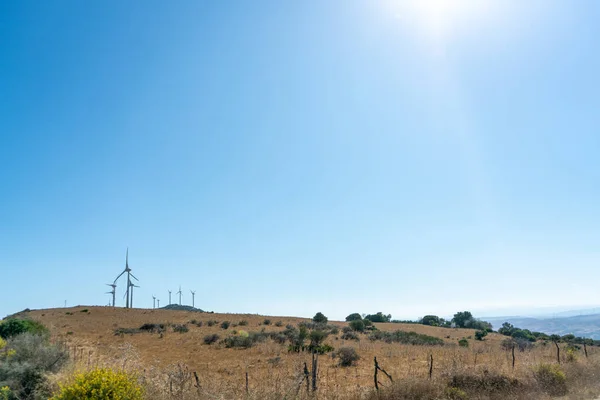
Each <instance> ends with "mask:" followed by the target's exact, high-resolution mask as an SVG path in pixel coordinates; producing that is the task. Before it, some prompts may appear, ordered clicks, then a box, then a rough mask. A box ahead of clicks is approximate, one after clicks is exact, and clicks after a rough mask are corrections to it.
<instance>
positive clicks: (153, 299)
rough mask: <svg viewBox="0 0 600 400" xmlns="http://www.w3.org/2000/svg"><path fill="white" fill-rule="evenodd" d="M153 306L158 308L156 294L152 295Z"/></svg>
mask: <svg viewBox="0 0 600 400" xmlns="http://www.w3.org/2000/svg"><path fill="white" fill-rule="evenodd" d="M152 308H156V296H154V295H153V296H152Z"/></svg>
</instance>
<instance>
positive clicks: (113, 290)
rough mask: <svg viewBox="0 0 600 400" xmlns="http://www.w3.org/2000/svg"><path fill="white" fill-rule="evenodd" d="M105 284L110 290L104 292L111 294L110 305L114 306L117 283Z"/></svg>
mask: <svg viewBox="0 0 600 400" xmlns="http://www.w3.org/2000/svg"><path fill="white" fill-rule="evenodd" d="M106 286H110V287H111V288H112V290H111V291H110V292H106V294H112V306H113V307H114V306H115V293H116V292H117V284H116V283H107V284H106ZM109 305H110V304H109Z"/></svg>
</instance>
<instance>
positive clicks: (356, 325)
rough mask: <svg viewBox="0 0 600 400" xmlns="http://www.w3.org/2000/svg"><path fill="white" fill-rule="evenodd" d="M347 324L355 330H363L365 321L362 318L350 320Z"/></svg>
mask: <svg viewBox="0 0 600 400" xmlns="http://www.w3.org/2000/svg"><path fill="white" fill-rule="evenodd" d="M348 325H349V326H350V328H352V330H353V331H355V332H364V330H365V323H364V322H363V320H362V319H357V320H354V321H350V323H349V324H348Z"/></svg>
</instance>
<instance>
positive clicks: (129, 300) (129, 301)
mask: <svg viewBox="0 0 600 400" xmlns="http://www.w3.org/2000/svg"><path fill="white" fill-rule="evenodd" d="M124 273H127V290H126V291H125V297H126V300H125V308H131V307H132V306H133V287H134V286H135V285H134V284H133V283H131V278H133V279H135V280H136V281H138V278H136V277H135V276H133V274H132V273H131V268H129V247H128V248H127V253H126V255H125V269H124V270H123V272H121V273H120V274H119V276H117V277H116V278H115V281H114V282H113V285H116V284H117V281H118V280H119V278H120V277H121V276H123V274H124ZM136 287H139V286H136ZM130 289H131V291H130Z"/></svg>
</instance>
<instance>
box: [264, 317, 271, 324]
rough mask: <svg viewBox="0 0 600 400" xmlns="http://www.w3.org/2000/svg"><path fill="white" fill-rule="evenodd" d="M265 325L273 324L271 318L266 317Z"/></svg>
mask: <svg viewBox="0 0 600 400" xmlns="http://www.w3.org/2000/svg"><path fill="white" fill-rule="evenodd" d="M263 325H271V320H270V319H269V318H265V320H264V321H263Z"/></svg>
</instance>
